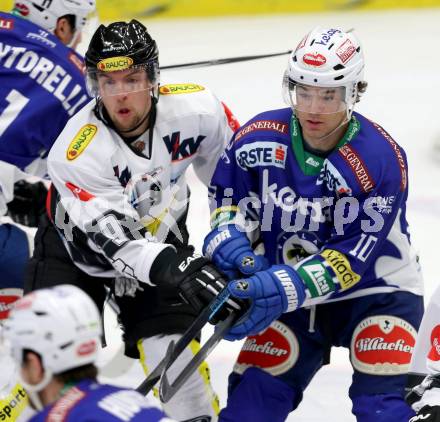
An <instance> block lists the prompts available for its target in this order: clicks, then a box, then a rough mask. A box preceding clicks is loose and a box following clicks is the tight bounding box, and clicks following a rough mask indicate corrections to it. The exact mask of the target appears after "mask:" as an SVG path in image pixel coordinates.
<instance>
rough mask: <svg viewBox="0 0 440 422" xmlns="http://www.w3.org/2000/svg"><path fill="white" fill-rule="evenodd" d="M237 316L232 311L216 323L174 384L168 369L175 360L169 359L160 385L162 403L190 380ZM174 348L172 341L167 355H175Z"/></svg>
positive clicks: (168, 399)
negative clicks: (169, 379)
mask: <svg viewBox="0 0 440 422" xmlns="http://www.w3.org/2000/svg"><path fill="white" fill-rule="evenodd" d="M236 317H237V315H236V313H235V312H231V313H230V314H229V315H228V317H227V318H226V319H225V320H223V321H220V322H219V323H218V324H217V325H216V327H215V331H214V334H212V336H211V337H210V338H209V339H208V340H207V341H206V343H205V344H204V345H203V346H202V348H201V349H200V350H199V351H198V353H197V354H195V355H194V356H193V358H192V359H191V361H190V362H189V363H188V365H187V366H185V368H184V369H183V370H182V372H180V374H179V375H178V376H177V377H176V379H175V380H174V382H173V383H172V384H170V382H169V381H168V377H167V370H168V369H169V367H170V366H171V364H172V363H173V362H174V361H173V360H171V359H169V360H168V364H167V365H166V366H165V367H164V368H163V371H162V376H161V380H160V386H159V395H160V400H161V401H162V403H167V402H168V401H170V400H171V398H172V397H173V396H174V395H175V394H176V393H177V391H178V390H179V389H180V387H181V386H182V385H183V384H184V383H185V382H186V381H187V380H188V378H189V377H190V376H191V374H192V373H193V372H194V371H196V370H197V368H198V367H199V366H200V365H201V364H202V363H203V361H204V360H205V359H206V358H207V357H208V355H209V354H210V353H211V352H212V350H214V348H215V347H216V346H217V344H218V343H219V342H220V341H221V340H222V338H223V336H224V335H225V334H226V332H227V331H228V330H229V329H230V328H231V326H232V325H233V324H234V323H235V321H236ZM172 348H173V345H172V343H170V345H169V347H168V350H167V355H168V356H169V357H171V356H172V355H174V351H173V350H172Z"/></svg>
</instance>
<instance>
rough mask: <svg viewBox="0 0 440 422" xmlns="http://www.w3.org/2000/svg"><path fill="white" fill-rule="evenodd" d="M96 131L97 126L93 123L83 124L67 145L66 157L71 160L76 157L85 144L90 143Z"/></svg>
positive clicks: (85, 146)
mask: <svg viewBox="0 0 440 422" xmlns="http://www.w3.org/2000/svg"><path fill="white" fill-rule="evenodd" d="M97 131H98V128H97V127H96V126H95V125H91V124H87V125H84V126H83V127H82V128H81V129H80V130H79V132H78V133H77V134H76V136H75V138H74V139H73V141H72V142H71V143H70V144H69V147H68V148H67V159H68V160H69V161H72V160H75V159H76V158H78V157H79V155H80V154H81V153H82V152H83V151H84V150H85V149H86V148H87V145H89V144H90V142H91V141H92V139H93V137H94V136H95V135H96V132H97Z"/></svg>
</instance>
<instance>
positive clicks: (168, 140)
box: [162, 132, 206, 161]
mask: <svg viewBox="0 0 440 422" xmlns="http://www.w3.org/2000/svg"><path fill="white" fill-rule="evenodd" d="M205 138H206V136H204V135H199V136H197V139H194V138H187V139H184V140H183V141H181V140H180V132H173V134H172V135H171V137H170V136H168V135H167V136H164V137H163V138H162V139H163V140H164V141H165V145H166V146H167V149H168V152H169V153H170V154H172V160H173V161H180V160H183V159H184V158H188V157H191V155H194V154H195V153H196V151H197V149H198V148H199V146H200V143H201V142H202V141H203V140H204V139H205Z"/></svg>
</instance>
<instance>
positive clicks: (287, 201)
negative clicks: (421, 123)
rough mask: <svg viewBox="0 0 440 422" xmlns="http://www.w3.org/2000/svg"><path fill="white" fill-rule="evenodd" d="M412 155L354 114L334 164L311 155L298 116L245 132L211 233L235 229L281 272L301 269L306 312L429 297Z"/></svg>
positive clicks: (234, 149)
mask: <svg viewBox="0 0 440 422" xmlns="http://www.w3.org/2000/svg"><path fill="white" fill-rule="evenodd" d="M407 196H408V174H407V160H406V156H405V152H404V151H403V149H402V147H400V146H399V145H398V144H397V143H396V142H395V141H394V139H393V138H392V137H391V136H390V135H389V134H388V133H387V132H386V131H385V130H384V129H383V128H382V127H380V126H379V125H377V124H376V123H374V122H371V121H369V120H368V119H366V118H365V117H363V116H362V115H360V114H358V113H354V114H353V116H352V118H351V120H350V122H349V126H348V129H347V131H346V133H345V135H344V137H343V139H342V140H341V141H340V142H339V143H338V145H337V147H336V148H335V149H334V150H333V151H332V152H331V153H330V154H329V155H328V156H327V157H325V158H323V157H321V156H318V155H314V154H312V153H310V152H308V151H307V150H306V149H305V148H304V144H303V140H302V136H301V131H300V127H299V123H298V121H297V119H296V117H295V116H294V114H293V112H292V110H291V109H290V108H286V109H280V110H273V111H268V112H264V113H262V114H259V115H257V116H256V117H254V118H253V119H252V120H250V121H249V122H248V123H247V124H245V125H244V126H243V127H242V128H241V129H240V130H239V131H237V132H236V133H235V135H234V137H233V138H232V140H231V142H230V143H229V145H228V147H227V149H226V151H225V152H224V154H223V156H222V158H221V160H220V161H219V163H218V165H217V168H216V171H215V173H214V176H213V179H212V182H211V187H210V206H211V211H212V215H211V225H212V226H213V227H218V226H221V225H226V224H232V223H235V224H237V225H238V226H241V227H243V228H245V227H246V232H247V234H248V237H249V238H250V239H251V240H252V241H253V242H257V243H259V244H260V245H263V246H264V248H263V252H264V254H265V256H266V257H267V258H268V260H269V262H270V263H272V264H276V263H277V264H289V265H292V266H293V267H294V268H295V269H296V270H297V271H298V273H299V274H300V276H301V278H302V279H303V281H304V283H305V284H306V286H307V291H308V299H307V300H306V302H305V305H310V304H315V303H320V302H323V301H334V300H341V299H344V298H349V297H356V296H363V295H367V294H373V293H384V292H392V291H395V290H406V291H409V292H412V293H415V294H418V295H421V294H422V293H423V289H422V276H421V272H420V268H419V265H418V257H417V254H416V253H415V252H414V251H413V249H412V247H411V244H410V237H409V233H408V224H407V221H406V200H407Z"/></svg>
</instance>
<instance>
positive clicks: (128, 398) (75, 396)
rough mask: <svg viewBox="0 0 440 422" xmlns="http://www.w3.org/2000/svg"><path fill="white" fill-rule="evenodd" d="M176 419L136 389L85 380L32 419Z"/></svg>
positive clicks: (53, 421)
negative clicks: (171, 417) (169, 416)
mask: <svg viewBox="0 0 440 422" xmlns="http://www.w3.org/2000/svg"><path fill="white" fill-rule="evenodd" d="M101 421H102V422H104V421H105V422H118V421H127V422H129V421H130V422H137V421H139V422H141V421H142V422H172V420H171V419H169V418H167V417H166V416H165V414H164V413H163V412H162V411H161V410H160V409H159V408H157V407H155V406H154V405H153V404H151V402H150V401H149V399H147V398H146V397H144V396H142V395H141V394H140V393H138V392H136V391H134V390H127V389H123V388H119V387H114V386H110V385H103V384H97V383H95V382H93V381H90V380H87V381H82V382H80V383H79V384H77V385H76V386H75V387H72V388H71V389H70V390H68V391H67V393H66V394H65V395H63V396H62V397H61V398H60V399H58V400H57V401H56V402H55V403H53V404H52V405H50V406H48V407H46V408H45V409H44V410H43V411H41V412H39V413H38V414H36V415H35V416H33V417H32V418H31V419H30V420H29V422H101Z"/></svg>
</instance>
